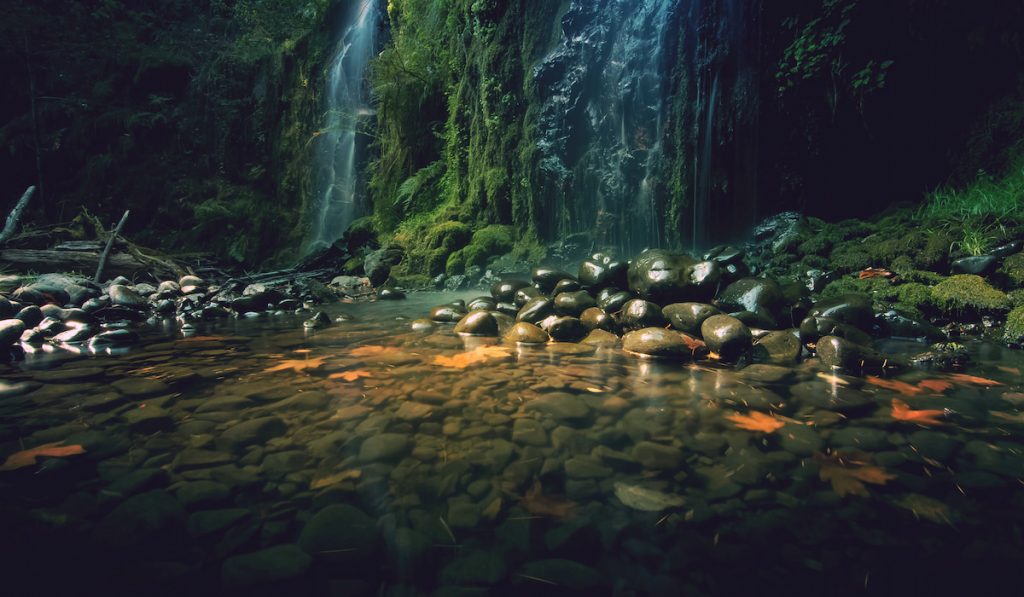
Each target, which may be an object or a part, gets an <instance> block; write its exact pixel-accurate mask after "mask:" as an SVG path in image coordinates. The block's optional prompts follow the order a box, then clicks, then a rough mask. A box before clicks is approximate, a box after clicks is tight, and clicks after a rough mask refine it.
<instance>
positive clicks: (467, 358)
mask: <svg viewBox="0 0 1024 597" xmlns="http://www.w3.org/2000/svg"><path fill="white" fill-rule="evenodd" d="M510 354H512V353H511V351H510V350H509V349H508V348H507V347H504V346H479V347H477V348H474V349H473V350H470V351H469V352H460V353H459V354H457V355H455V356H451V357H446V356H444V355H437V356H436V357H434V364H435V365H440V366H442V367H449V368H452V369H465V368H466V367H469V366H470V365H475V364H477V363H483V362H485V361H488V360H490V359H493V358H503V357H507V356H509V355H510Z"/></svg>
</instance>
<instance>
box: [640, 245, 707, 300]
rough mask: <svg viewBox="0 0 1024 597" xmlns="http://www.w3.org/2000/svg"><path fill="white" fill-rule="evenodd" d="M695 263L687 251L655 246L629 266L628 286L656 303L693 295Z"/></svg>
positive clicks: (684, 298)
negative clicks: (681, 251)
mask: <svg viewBox="0 0 1024 597" xmlns="http://www.w3.org/2000/svg"><path fill="white" fill-rule="evenodd" d="M696 263H697V262H696V260H695V259H694V258H693V257H690V256H689V255H683V254H678V253H669V252H667V251H662V250H659V249H655V250H647V251H644V252H643V253H641V254H640V255H639V256H638V257H637V258H636V259H634V260H633V262H632V263H631V264H630V266H629V270H628V280H629V289H630V290H631V291H632V292H635V293H636V294H638V295H640V296H641V297H643V298H645V299H647V300H651V301H654V302H658V303H670V302H682V301H685V300H687V299H690V298H694V294H695V292H696V288H695V286H694V284H693V280H692V275H693V268H694V265H695V264H696Z"/></svg>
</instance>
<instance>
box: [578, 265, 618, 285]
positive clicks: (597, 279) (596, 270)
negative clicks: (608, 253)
mask: <svg viewBox="0 0 1024 597" xmlns="http://www.w3.org/2000/svg"><path fill="white" fill-rule="evenodd" d="M628 267H629V266H628V264H626V263H624V262H621V261H612V260H611V259H602V260H600V261H598V260H595V259H587V260H584V261H583V262H582V263H580V268H579V280H580V284H582V285H583V287H584V288H593V289H597V288H605V287H607V286H618V285H619V284H622V283H623V282H625V279H626V271H627V269H628Z"/></svg>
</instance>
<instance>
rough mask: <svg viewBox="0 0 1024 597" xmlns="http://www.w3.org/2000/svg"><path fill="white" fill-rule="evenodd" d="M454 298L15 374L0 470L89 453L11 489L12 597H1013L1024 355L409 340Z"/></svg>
mask: <svg viewBox="0 0 1024 597" xmlns="http://www.w3.org/2000/svg"><path fill="white" fill-rule="evenodd" d="M466 297H467V295H463V298H466ZM453 298H455V296H454V295H437V294H420V295H414V296H413V297H412V298H411V299H410V300H408V301H405V302H398V303H378V304H360V305H338V306H337V307H334V308H332V310H331V312H332V313H333V314H334V315H336V316H337V315H340V314H342V313H345V314H346V315H350V316H351V318H350V319H349V320H348V321H344V322H338V323H335V324H334V325H333V326H332V327H330V328H328V329H326V330H323V331H320V332H316V333H307V332H305V331H303V330H302V325H301V322H302V317H300V316H292V315H288V316H278V317H268V318H265V319H261V320H232V321H225V322H219V323H211V324H209V327H208V328H206V329H203V330H201V331H200V332H199V334H198V335H197V336H195V337H191V338H181V337H180V336H178V335H176V334H175V332H174V331H173V329H166V330H165V329H159V328H154V329H150V330H149V332H148V333H147V334H146V339H145V343H144V345H143V346H141V347H139V348H137V349H133V350H132V351H130V352H128V353H125V354H121V355H117V356H111V355H101V356H89V355H75V354H71V353H67V352H63V351H60V352H53V353H39V354H34V355H28V357H27V359H26V360H25V361H23V362H16V363H12V364H7V365H2V369H0V377H2V379H3V381H2V382H0V396H2V398H0V454H2V455H3V456H4V457H6V456H9V455H11V454H14V453H16V452H18V451H19V450H23V449H27V448H33V447H37V446H39V445H43V444H58V445H59V446H61V445H62V446H68V445H80V446H82V447H83V449H84V450H85V453H83V454H71V455H64V456H60V457H52V458H46V457H42V458H40V459H39V461H38V462H37V464H35V465H33V466H24V467H22V468H18V469H16V470H6V471H3V472H0V512H2V513H0V521H2V525H0V526H2V528H4V529H5V530H4V535H5V536H4V539H3V541H2V543H0V544H2V545H3V549H4V553H3V554H2V556H3V557H2V558H0V561H2V562H3V574H4V579H5V581H4V582H5V586H7V587H8V588H12V587H17V588H18V589H19V590H18V591H16V592H13V593H9V594H18V595H20V594H49V593H56V592H61V594H69V593H68V592H67V590H68V589H71V593H70V594H76V593H77V594H83V593H84V594H99V593H98V592H102V593H104V594H121V593H131V594H135V595H139V594H143V595H153V594H175V595H181V594H224V593H238V594H246V595H252V594H309V595H321V594H323V595H327V594H332V595H333V594H338V595H361V594H366V595H378V594H388V595H391V594H403V595H404V594H409V595H413V594H431V593H434V592H435V591H440V592H441V593H440V594H454V593H457V594H462V592H468V593H472V594H503V595H518V594H523V593H526V592H530V593H540V594H557V595H564V594H586V595H604V594H615V595H646V594H658V595H661V594H665V595H678V594H739V593H740V592H741V591H742V592H747V591H757V592H759V593H761V594H764V593H765V592H766V591H767V594H778V593H781V592H783V591H784V592H786V593H795V594H804V593H808V594H810V593H814V594H864V593H869V594H886V593H897V592H899V593H907V592H909V591H915V592H920V591H929V592H931V593H933V594H952V593H954V592H962V591H965V590H970V591H972V592H975V591H980V592H978V593H977V594H1009V593H1007V592H1006V590H1005V585H1002V584H1001V583H1003V582H1004V581H1010V580H1014V579H1016V578H1017V576H1018V566H1019V562H1021V561H1022V560H1021V557H1022V555H1024V554H1022V535H1021V525H1022V522H1024V507H1022V506H1024V487H1022V478H1024V459H1022V452H1024V441H1022V440H1024V413H1021V410H1020V409H1021V406H1022V405H1024V390H1022V387H1021V377H1020V371H1021V367H1022V366H1024V362H1022V361H1024V358H1022V356H1021V354H1020V353H1019V352H1014V351H1009V350H1006V349H1002V348H1000V347H998V346H994V345H989V344H981V343H977V344H971V345H969V349H970V351H971V353H972V357H973V359H974V363H973V365H972V366H971V367H970V368H969V369H968V370H967V371H966V373H967V374H969V375H971V376H974V377H972V378H964V377H951V376H949V375H948V374H943V373H938V372H927V371H912V372H909V373H907V374H906V375H905V376H903V377H901V378H898V379H896V380H895V381H902V382H905V383H906V384H908V385H906V386H898V387H896V389H891V388H890V387H885V386H887V385H888V386H892V382H893V381H894V379H892V378H890V379H888V380H883V381H881V382H879V381H878V380H870V381H869V380H866V379H862V378H853V377H823V376H821V375H819V373H820V372H819V371H818V370H817V369H815V367H814V366H813V365H812V364H811V363H805V364H802V365H799V366H796V367H792V368H777V367H765V366H756V367H750V368H746V369H743V370H734V369H730V368H726V367H719V366H716V365H714V364H709V363H702V364H688V365H681V364H672V363H661V362H650V361H643V360H639V359H636V358H633V357H631V356H629V355H626V354H624V353H623V352H622V351H621V350H619V349H618V348H593V347H582V346H578V345H549V346H543V347H537V348H525V347H509V348H495V347H491V348H483V349H481V348H480V346H487V343H488V341H486V340H480V339H463V338H460V337H458V336H456V335H454V334H453V332H452V329H451V327H444V326H441V327H437V328H435V329H434V330H432V331H426V332H412V331H410V319H411V318H414V317H418V316H421V315H422V314H424V313H426V311H427V310H428V308H429V307H430V306H431V305H434V304H438V303H442V302H445V301H448V300H451V299H453ZM887 348H888V349H891V350H906V351H920V350H921V347H920V346H917V345H892V346H889V347H887ZM469 351H474V352H473V353H472V354H474V355H476V356H475V357H467V356H465V355H466V353H467V352H469ZM460 355H461V356H460ZM439 357H440V358H439ZM922 382H923V383H922ZM879 384H881V385H879ZM908 388H917V389H916V390H915V389H908ZM894 399H896V400H901V401H903V402H905V403H906V404H907V405H908V406H909V407H910V408H912V409H916V410H921V409H928V410H934V411H941V412H940V413H939V414H937V415H935V416H934V417H933V418H934V419H935V420H936V421H937V422H938V423H939V424H937V425H920V424H915V423H913V422H907V421H900V420H896V419H894V418H893V415H892V412H893V400H894ZM755 413H762V414H764V415H767V416H768V417H769V420H770V421H773V422H775V423H781V424H782V425H781V427H779V428H778V429H775V430H773V431H771V432H768V433H766V432H764V431H752V430H745V429H742V428H740V427H739V426H738V425H739V423H741V422H742V421H743V420H744V419H740V418H736V415H745V416H748V417H752V416H754V415H755ZM268 418H272V419H273V420H272V421H271V422H270V423H266V421H267V420H268ZM264 423H266V424H264ZM239 425H243V427H244V426H245V425H249V426H257V427H260V426H262V427H261V428H260V430H258V431H250V432H249V433H248V434H246V433H240V432H239V427H238V426H239ZM840 494H843V495H840ZM296 545H299V546H300V547H296ZM280 546H288V547H280ZM267 549H271V551H269V552H264V554H265V556H266V557H265V559H263V560H260V559H256V560H255V562H256V563H255V564H253V563H252V562H253V560H251V559H249V558H250V556H248V555H246V554H252V553H258V552H261V550H267ZM273 549H277V550H279V551H273ZM307 552H309V553H310V556H308V557H307V556H306V555H305V554H306V553H307ZM266 554H269V555H266ZM297 554H298V555H297ZM275 575H276V576H275ZM275 579H276V580H275ZM1010 587H1011V588H1012V585H1010ZM25 591H28V592H25ZM1011 593H1012V591H1011Z"/></svg>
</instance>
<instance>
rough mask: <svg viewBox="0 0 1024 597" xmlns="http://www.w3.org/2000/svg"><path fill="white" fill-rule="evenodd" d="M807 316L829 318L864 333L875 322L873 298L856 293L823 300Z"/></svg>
mask: <svg viewBox="0 0 1024 597" xmlns="http://www.w3.org/2000/svg"><path fill="white" fill-rule="evenodd" d="M807 315H808V316H809V317H828V318H830V319H834V320H836V321H838V322H840V323H845V324H848V325H852V326H854V327H857V328H859V329H861V330H864V331H868V330H870V329H871V327H872V325H873V324H874V321H875V313H874V310H873V309H872V306H871V297H870V296H868V295H866V294H860V293H856V292H851V293H848V294H841V295H839V296H834V297H829V298H827V299H822V300H820V301H818V302H817V303H815V305H814V307H812V308H811V310H810V312H809V313H808V314H807Z"/></svg>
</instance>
